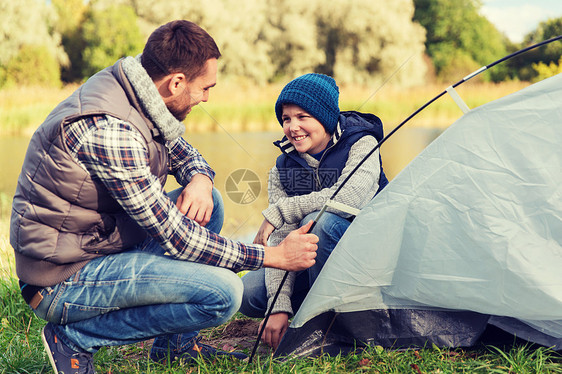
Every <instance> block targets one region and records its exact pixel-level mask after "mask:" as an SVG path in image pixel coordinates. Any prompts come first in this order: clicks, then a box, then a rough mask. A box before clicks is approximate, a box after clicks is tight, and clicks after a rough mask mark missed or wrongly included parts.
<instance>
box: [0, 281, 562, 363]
mask: <svg viewBox="0 0 562 374" xmlns="http://www.w3.org/2000/svg"><path fill="white" fill-rule="evenodd" d="M0 300H1V301H0V310H1V312H0V318H1V323H2V325H1V330H0V373H3V374H8V373H51V372H52V370H51V368H50V365H49V363H48V360H47V358H46V354H45V353H44V351H43V347H42V344H41V338H40V334H39V331H40V329H41V328H42V326H43V325H44V322H43V321H41V320H40V319H38V318H37V317H35V316H34V315H33V314H32V312H31V311H30V309H29V308H28V307H27V305H25V304H24V302H23V301H22V299H21V297H20V295H19V290H18V287H17V284H16V280H15V279H13V278H10V279H6V278H5V279H4V280H3V281H2V282H1V283H0ZM235 318H240V316H239V315H237V316H235ZM220 331H222V326H219V327H217V328H215V329H212V330H207V331H203V332H202V333H203V334H213V333H214V334H220ZM148 352H149V345H148V344H142V343H139V344H136V345H128V346H123V347H110V348H102V349H101V350H100V351H98V352H97V353H96V354H95V356H94V360H95V367H96V372H98V373H112V374H117V373H135V374H141V373H178V374H179V373H414V374H417V373H562V357H560V355H557V354H556V353H555V352H552V351H549V350H548V349H545V348H532V347H530V346H526V345H513V346H509V347H504V348H503V349H500V348H496V347H493V346H488V347H478V348H476V349H473V350H462V349H440V348H437V347H427V348H423V349H417V350H414V349H410V350H406V351H392V350H385V349H383V348H382V347H377V346H375V347H371V348H369V349H367V350H365V351H363V352H360V353H357V354H350V355H347V356H336V357H320V358H314V359H313V358H304V359H293V360H289V361H285V362H279V361H276V360H274V359H272V358H271V357H270V356H267V355H262V356H256V358H255V359H254V361H253V363H251V364H250V363H246V362H233V361H229V360H227V359H217V360H215V361H213V362H205V361H199V362H198V365H197V366H187V365H181V364H178V363H172V364H167V365H162V364H157V363H154V362H152V361H151V360H150V359H149V358H148ZM247 353H248V354H249V352H247Z"/></svg>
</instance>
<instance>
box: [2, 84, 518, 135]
mask: <svg viewBox="0 0 562 374" xmlns="http://www.w3.org/2000/svg"><path fill="white" fill-rule="evenodd" d="M526 85H528V83H524V82H506V83H502V84H491V83H489V84H485V83H478V82H471V81H469V82H467V83H465V84H463V85H461V86H459V87H458V88H457V91H458V92H459V94H460V95H461V97H463V99H464V100H465V101H466V103H467V104H468V106H469V107H471V108H474V107H476V106H479V105H482V104H484V103H487V102H489V101H491V100H494V99H496V98H499V97H502V96H505V95H507V94H509V93H512V92H515V91H517V90H519V89H521V88H523V87H525V86H526ZM76 88H77V86H66V87H64V88H62V89H49V88H43V87H35V88H29V87H27V88H14V89H9V90H0V136H6V135H29V134H31V133H32V132H33V131H34V130H35V129H36V128H37V126H38V125H39V124H40V123H41V122H42V121H43V120H44V118H45V117H46V115H47V114H48V113H49V112H50V111H51V110H52V109H53V108H54V107H55V106H56V105H57V103H59V102H60V101H61V100H62V99H64V98H65V97H67V96H68V95H70V94H71V93H72V92H73V91H74V90H75V89H76ZM445 88H446V86H444V85H427V86H423V87H412V88H408V89H405V88H396V87H392V86H390V85H385V86H383V87H364V86H342V87H340V91H341V92H340V107H341V109H342V110H360V111H364V112H370V113H374V114H376V115H377V116H379V117H380V118H381V119H382V121H383V123H384V124H385V125H386V126H390V127H391V128H392V127H394V126H396V125H397V124H399V123H400V122H401V121H402V120H404V119H405V118H406V117H408V116H409V115H410V114H411V113H412V112H414V111H415V110H416V109H417V108H419V107H421V106H422V105H423V104H425V103H426V102H427V101H428V100H430V99H431V98H433V97H434V96H435V95H437V94H439V93H440V92H442V91H443V90H444V89H445ZM281 89H282V86H281V85H269V86H248V85H244V84H237V85H236V84H234V83H232V82H226V83H224V84H220V82H219V85H218V86H217V87H215V88H213V90H212V91H211V97H210V100H209V102H207V103H202V104H201V105H200V106H198V107H195V108H194V110H193V112H192V113H191V114H190V115H189V117H188V119H187V120H186V125H187V127H188V131H191V132H205V131H220V130H225V131H228V132H240V131H267V130H274V131H276V130H278V126H279V124H278V123H277V121H276V119H275V115H274V113H273V106H274V103H275V100H276V99H277V95H278V94H279V92H280V91H281ZM461 114H462V113H461V111H460V109H459V108H458V107H457V106H456V104H455V103H454V102H453V100H452V99H451V98H450V97H448V96H447V97H443V98H442V99H440V100H438V101H436V102H435V103H433V104H432V105H431V106H429V107H428V108H427V109H425V110H424V111H423V112H422V113H420V114H419V115H418V116H417V117H416V118H415V120H413V121H412V124H411V125H410V126H424V127H439V128H443V127H445V126H448V125H449V124H450V123H451V122H452V121H454V120H455V119H457V118H458V117H459V116H460V115H461Z"/></svg>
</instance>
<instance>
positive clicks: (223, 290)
mask: <svg viewBox="0 0 562 374" xmlns="http://www.w3.org/2000/svg"><path fill="white" fill-rule="evenodd" d="M229 273H230V275H229V276H227V277H226V278H223V282H221V283H220V284H217V288H218V289H220V307H219V309H220V311H219V313H218V314H219V316H218V317H219V318H221V319H222V320H223V322H221V323H225V322H226V321H228V320H229V319H230V318H231V317H232V316H233V315H234V314H235V313H236V312H237V311H238V309H240V305H241V303H242V295H243V293H244V286H243V285H242V280H241V279H240V277H239V276H238V275H236V274H235V273H233V272H230V271H229Z"/></svg>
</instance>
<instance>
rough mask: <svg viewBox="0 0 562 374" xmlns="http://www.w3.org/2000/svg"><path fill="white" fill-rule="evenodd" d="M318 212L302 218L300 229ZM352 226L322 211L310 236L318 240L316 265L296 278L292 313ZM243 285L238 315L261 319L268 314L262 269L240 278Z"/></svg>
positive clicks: (336, 216) (345, 220) (263, 270)
mask: <svg viewBox="0 0 562 374" xmlns="http://www.w3.org/2000/svg"><path fill="white" fill-rule="evenodd" d="M318 213H319V212H313V213H310V214H308V215H307V216H306V217H304V218H303V219H302V220H301V222H300V226H303V225H305V224H307V223H308V222H310V221H311V220H314V219H315V218H316V216H317V215H318ZM350 224H351V222H350V221H348V220H347V219H345V218H342V217H340V216H338V215H336V214H333V213H329V212H324V214H322V217H320V220H319V221H318V222H317V223H316V226H315V227H314V229H313V230H312V233H314V234H316V235H317V236H318V238H319V241H318V250H317V251H316V263H315V264H314V265H313V266H312V267H310V268H308V269H306V270H303V271H301V272H299V273H298V274H297V276H296V278H295V284H294V288H293V294H292V296H291V304H292V308H293V312H295V313H296V312H297V310H298V309H299V307H300V305H301V304H302V302H303V300H304V298H305V297H306V294H307V293H308V291H309V290H310V287H312V284H313V283H314V281H315V280H316V278H317V277H318V274H320V271H321V270H322V267H324V264H325V263H326V261H327V260H328V257H329V256H330V254H331V253H332V251H333V250H334V248H335V247H336V244H338V241H339V240H340V239H341V237H342V236H343V234H344V233H345V231H346V230H347V228H348V227H349V225H350ZM242 283H244V295H243V297H242V305H241V307H240V312H241V313H242V314H244V315H246V316H248V317H253V318H261V317H264V316H265V313H266V312H267V310H266V309H267V289H266V286H265V269H264V268H262V269H259V270H255V271H251V272H249V273H246V275H244V276H243V277H242Z"/></svg>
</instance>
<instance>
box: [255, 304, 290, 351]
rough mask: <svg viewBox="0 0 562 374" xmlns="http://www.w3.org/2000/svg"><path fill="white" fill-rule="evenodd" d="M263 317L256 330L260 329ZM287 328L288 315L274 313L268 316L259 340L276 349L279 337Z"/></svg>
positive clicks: (281, 336) (279, 340)
mask: <svg viewBox="0 0 562 374" xmlns="http://www.w3.org/2000/svg"><path fill="white" fill-rule="evenodd" d="M264 322H265V319H264V320H262V321H261V323H260V327H259V329H258V332H259V331H260V330H261V328H262V325H263V323H264ZM288 328H289V315H288V314H287V313H274V314H272V315H270V316H269V319H268V320H267V325H266V326H265V329H264V330H263V335H262V336H261V340H262V341H263V342H264V343H265V344H267V345H269V346H270V347H272V348H273V349H277V346H278V345H279V343H280V342H281V338H283V335H285V332H286V331H287V329H288Z"/></svg>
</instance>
